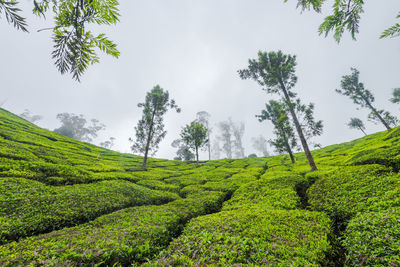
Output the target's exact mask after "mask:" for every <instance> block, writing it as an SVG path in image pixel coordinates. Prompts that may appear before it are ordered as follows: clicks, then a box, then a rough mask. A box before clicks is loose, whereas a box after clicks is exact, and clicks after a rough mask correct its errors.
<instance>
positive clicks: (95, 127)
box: [54, 112, 106, 142]
mask: <svg viewBox="0 0 400 267" xmlns="http://www.w3.org/2000/svg"><path fill="white" fill-rule="evenodd" d="M57 119H58V120H60V121H61V126H60V127H59V128H57V129H54V132H56V133H59V134H62V135H64V136H68V137H70V138H73V139H75V140H78V141H85V142H92V141H93V138H96V137H97V132H99V131H101V130H104V129H105V128H106V127H105V125H104V124H102V123H100V122H99V121H98V120H96V119H91V120H90V123H89V122H87V120H86V119H85V117H84V116H83V115H82V114H80V115H75V114H73V113H67V112H64V113H59V114H57Z"/></svg>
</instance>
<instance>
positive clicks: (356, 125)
mask: <svg viewBox="0 0 400 267" xmlns="http://www.w3.org/2000/svg"><path fill="white" fill-rule="evenodd" d="M347 126H349V128H350V129H358V130H360V131H361V132H363V133H364V135H367V133H366V132H365V125H364V123H363V121H362V120H360V119H359V118H350V121H349V123H348V124H347Z"/></svg>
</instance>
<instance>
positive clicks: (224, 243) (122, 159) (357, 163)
mask: <svg viewBox="0 0 400 267" xmlns="http://www.w3.org/2000/svg"><path fill="white" fill-rule="evenodd" d="M313 155H314V157H315V159H316V163H317V165H318V168H319V170H318V171H315V172H310V171H309V166H308V165H307V162H306V159H305V156H304V155H303V154H302V153H298V154H296V160H297V162H296V163H295V164H291V163H290V160H289V158H288V157H287V156H284V155H281V156H274V157H268V158H246V159H238V160H232V159H224V160H216V161H205V162H200V163H199V164H196V163H194V162H181V161H170V160H161V159H150V160H149V164H148V170H143V169H142V168H141V160H142V158H141V157H138V156H134V155H130V154H121V153H117V152H113V151H110V150H107V149H103V148H100V147H97V146H94V145H91V144H88V143H82V142H78V141H75V140H73V139H70V138H67V137H64V136H62V135H59V134H56V133H54V132H51V131H48V130H44V129H41V128H39V127H37V126H35V125H33V124H31V123H29V122H27V121H25V120H23V119H21V118H19V117H17V116H15V115H13V114H11V113H9V112H7V111H5V110H2V109H0V192H1V193H0V266H24V265H33V266H38V265H43V266H82V265H83V266H120V265H121V266H138V265H144V266H168V265H171V266H204V265H219V266H229V265H236V266H241V265H256V266H257V265H264V266H266V265H272V266H277V265H279V266H343V265H346V266H360V265H361V266H372V265H381V266H400V241H399V240H400V175H399V174H398V171H399V170H400V128H396V129H394V130H393V131H392V132H390V133H388V132H381V133H376V134H373V135H369V136H366V137H364V138H361V139H358V140H355V141H351V142H348V143H343V144H339V145H332V146H329V147H325V148H322V149H319V150H315V151H313Z"/></svg>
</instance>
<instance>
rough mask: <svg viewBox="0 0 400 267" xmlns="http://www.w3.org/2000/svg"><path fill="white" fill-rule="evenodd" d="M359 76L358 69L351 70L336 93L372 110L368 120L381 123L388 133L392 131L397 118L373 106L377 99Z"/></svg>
mask: <svg viewBox="0 0 400 267" xmlns="http://www.w3.org/2000/svg"><path fill="white" fill-rule="evenodd" d="M359 75H360V72H359V71H358V70H357V69H355V68H351V74H349V75H344V76H343V77H342V80H341V82H340V87H341V89H336V92H337V93H339V94H341V95H344V96H348V97H350V99H351V100H353V103H354V104H357V105H359V106H361V107H363V108H368V109H370V110H371V112H370V114H369V115H368V118H370V119H371V120H373V121H379V122H381V123H382V124H383V125H384V126H385V127H386V129H387V130H388V131H390V130H392V128H391V127H390V124H391V123H393V121H394V120H396V118H395V117H394V116H392V115H390V113H389V112H388V111H384V110H378V109H376V107H375V106H373V103H374V101H375V97H374V96H373V94H372V93H371V91H369V90H368V89H365V88H364V84H363V83H362V82H360V79H359Z"/></svg>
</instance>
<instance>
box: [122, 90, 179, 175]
mask: <svg viewBox="0 0 400 267" xmlns="http://www.w3.org/2000/svg"><path fill="white" fill-rule="evenodd" d="M138 107H140V108H143V115H142V118H141V119H140V120H139V122H138V125H137V126H136V127H135V131H136V140H135V141H134V143H133V145H132V147H131V149H132V151H133V152H137V153H142V154H144V158H143V168H144V169H146V166H147V158H148V155H149V152H150V153H151V155H154V154H155V153H156V152H157V150H158V145H159V144H160V142H161V140H162V139H164V137H165V135H166V134H167V131H165V130H164V115H165V113H166V112H167V111H168V109H175V110H176V111H177V112H178V113H179V112H181V109H180V108H179V107H178V106H177V105H176V104H175V100H173V99H170V98H169V93H168V91H164V90H163V89H162V88H161V87H160V86H159V85H156V86H155V87H154V88H153V89H152V90H151V91H150V92H148V93H147V95H146V100H145V102H144V103H139V104H138ZM129 140H130V141H133V140H132V139H131V138H129Z"/></svg>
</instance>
